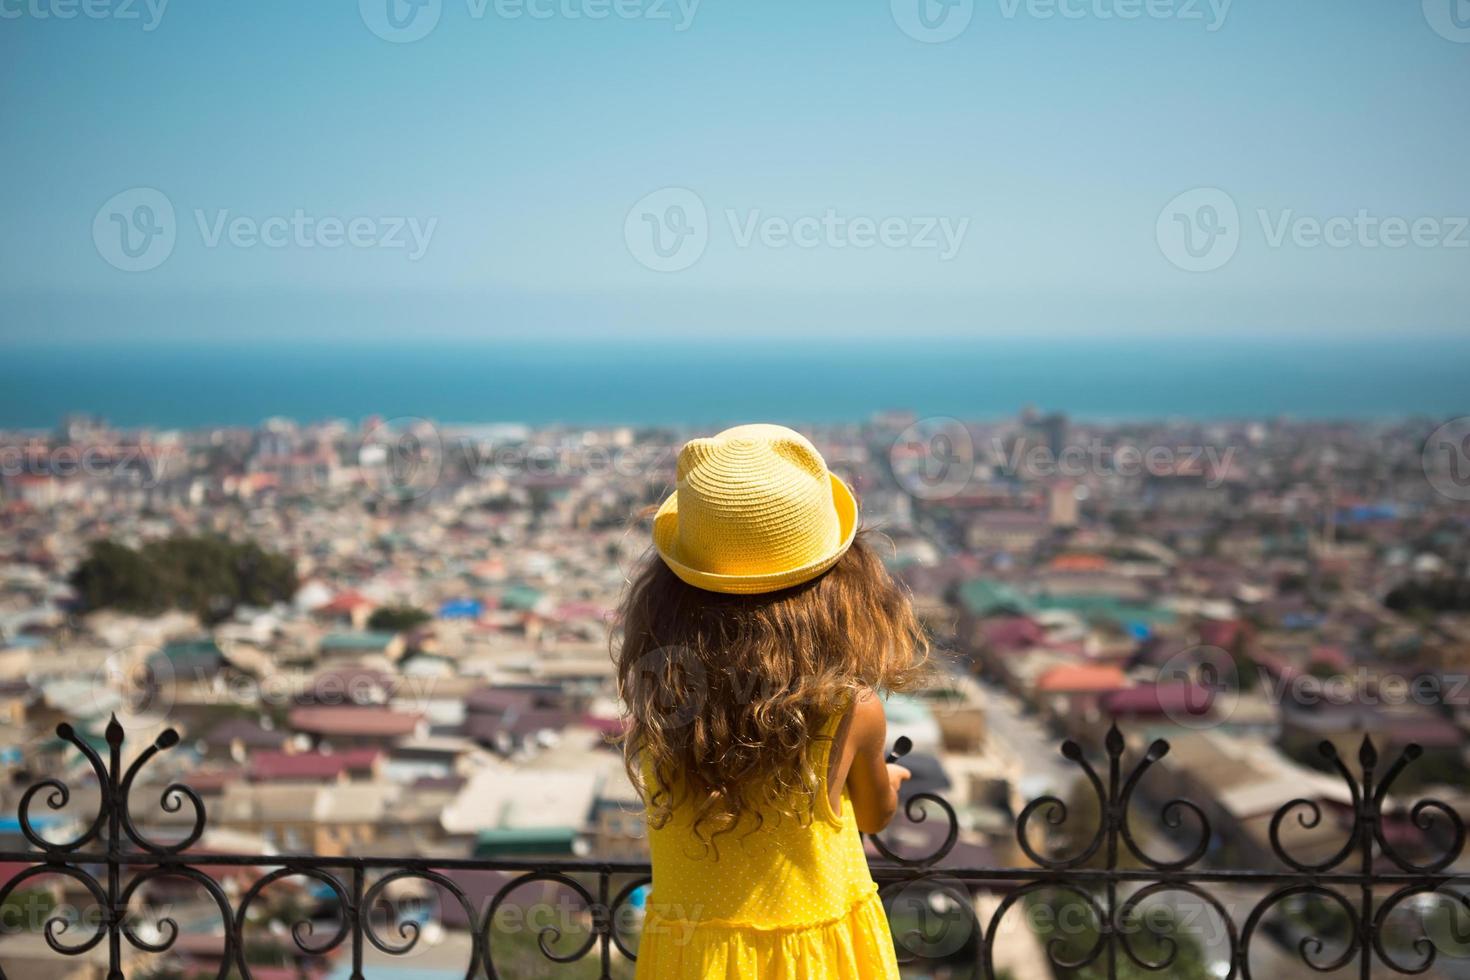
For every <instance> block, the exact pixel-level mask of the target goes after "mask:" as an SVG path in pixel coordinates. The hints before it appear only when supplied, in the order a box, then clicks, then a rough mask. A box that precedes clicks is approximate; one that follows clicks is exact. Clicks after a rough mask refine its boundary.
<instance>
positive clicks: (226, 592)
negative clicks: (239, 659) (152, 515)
mask: <svg viewBox="0 0 1470 980" xmlns="http://www.w3.org/2000/svg"><path fill="white" fill-rule="evenodd" d="M71 583H72V587H73V588H74V589H76V592H77V597H78V599H79V600H80V601H81V604H82V606H83V608H85V609H88V610H92V609H107V608H114V609H121V610H123V611H125V612H136V613H145V614H146V613H156V612H159V611H161V610H163V609H182V610H185V611H187V612H192V613H194V614H195V615H197V616H198V617H199V618H200V619H201V620H202V621H204V622H206V623H216V622H219V621H221V620H223V619H227V618H228V617H229V616H230V615H231V614H232V613H233V612H234V611H235V610H236V609H237V608H238V607H240V606H242V605H250V606H268V605H271V604H272V603H275V602H280V601H284V600H286V599H289V598H290V597H291V596H292V595H293V594H294V593H295V591H296V569H295V565H294V563H293V562H292V561H291V559H290V558H289V557H288V556H286V555H281V554H277V553H275V552H270V551H266V550H265V549H264V548H262V547H261V546H260V545H258V544H256V543H255V542H253V541H245V542H236V541H231V540H230V539H228V538H225V537H218V536H201V537H188V536H183V535H179V536H175V537H171V538H167V539H165V540H162V541H151V542H149V543H147V544H145V545H143V546H142V547H141V548H139V549H136V550H135V549H132V548H129V547H128V546H126V545H123V544H119V543H117V542H115V541H108V540H104V541H97V542H93V544H92V545H91V547H90V549H89V551H88V554H87V557H86V558H85V559H83V560H82V562H81V564H79V565H78V566H77V568H76V570H75V571H74V572H73V573H72V576H71Z"/></svg>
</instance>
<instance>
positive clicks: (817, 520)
mask: <svg viewBox="0 0 1470 980" xmlns="http://www.w3.org/2000/svg"><path fill="white" fill-rule="evenodd" d="M676 495H677V497H678V512H679V528H678V541H679V552H680V554H681V555H682V556H683V557H684V559H685V560H686V561H690V562H692V563H694V564H696V565H697V566H698V567H700V568H702V569H705V570H707V571H709V572H713V573H716V574H719V575H763V574H769V573H773V572H776V571H779V570H782V569H790V568H793V567H796V566H799V565H801V564H803V563H804V562H805V561H807V560H809V559H811V558H813V557H815V556H819V555H822V554H825V553H827V552H830V551H831V550H833V549H834V548H836V547H838V545H839V544H840V542H841V539H842V529H841V527H840V522H839V520H838V514H837V509H836V506H835V504H834V501H833V496H832V478H831V475H830V473H829V472H828V470H827V463H826V461H825V460H824V459H823V458H822V454H821V453H819V452H818V451H817V449H816V447H815V446H813V445H812V444H811V443H810V442H809V441H807V439H806V438H804V437H803V436H802V435H801V434H800V433H797V432H795V431H793V430H791V429H788V428H786V427H784V426H779V425H742V426H737V427H735V428H733V429H727V430H725V431H724V432H721V433H720V434H719V435H716V436H713V437H711V438H707V439H693V440H690V442H688V443H687V444H686V445H685V446H684V448H683V449H682V450H681V451H680V453H679V462H678V488H677V491H676Z"/></svg>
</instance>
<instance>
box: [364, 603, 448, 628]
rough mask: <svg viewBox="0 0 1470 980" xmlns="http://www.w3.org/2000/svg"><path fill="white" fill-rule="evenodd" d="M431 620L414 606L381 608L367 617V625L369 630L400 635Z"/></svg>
mask: <svg viewBox="0 0 1470 980" xmlns="http://www.w3.org/2000/svg"><path fill="white" fill-rule="evenodd" d="M432 618H433V617H431V616H430V615H429V614H428V613H426V612H424V611H423V610H422V609H418V608H415V607H414V606H383V607H382V608H381V609H374V610H373V614H372V615H371V616H369V617H368V621H367V625H368V629H370V630H381V631H382V632H384V633H402V632H405V631H406V630H411V629H413V628H414V627H415V626H422V625H423V624H424V623H427V622H428V621H429V620H430V619H432Z"/></svg>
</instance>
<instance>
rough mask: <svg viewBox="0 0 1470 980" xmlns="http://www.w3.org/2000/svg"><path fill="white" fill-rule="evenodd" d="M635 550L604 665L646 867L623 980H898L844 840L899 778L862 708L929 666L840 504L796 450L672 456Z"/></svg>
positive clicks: (906, 611)
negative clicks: (673, 483) (659, 498)
mask: <svg viewBox="0 0 1470 980" xmlns="http://www.w3.org/2000/svg"><path fill="white" fill-rule="evenodd" d="M653 539H654V546H655V549H656V552H657V553H656V555H652V556H650V558H649V560H648V561H647V563H646V564H645V566H644V567H643V568H642V569H641V571H640V573H639V574H638V576H637V578H636V579H635V581H634V582H633V583H632V584H631V586H630V588H629V591H628V594H627V596H626V597H625V599H624V601H623V606H622V610H621V613H622V615H621V629H622V637H621V640H622V642H621V647H620V649H619V651H618V655H617V668H618V685H619V691H620V693H621V696H622V698H623V702H624V704H625V706H626V709H627V712H628V725H627V739H626V743H625V754H626V759H627V764H628V773H629V776H630V777H631V778H632V779H633V782H634V785H636V786H637V787H638V788H639V791H640V793H641V795H642V797H643V800H644V803H645V805H646V809H647V817H648V825H649V843H650V848H651V850H652V854H653V888H652V892H651V893H650V895H649V898H648V906H647V916H646V918H645V922H644V928H643V939H642V943H641V945H640V947H639V950H638V970H637V976H638V977H639V978H640V980H652V978H659V980H689V978H711V977H717V978H729V980H735V978H760V980H781V978H793V980H798V978H799V980H821V978H829V977H830V978H838V977H841V978H870V977H882V978H896V977H897V976H898V966H897V963H896V962H895V954H894V947H893V939H892V936H891V935H890V933H889V929H888V921H887V918H886V917H885V915H884V912H883V906H882V903H881V901H880V900H879V898H878V895H877V889H876V887H875V886H874V884H873V879H872V877H871V876H870V875H869V873H868V864H867V860H866V858H865V857H864V854H863V845H862V838H861V837H860V836H859V833H860V832H861V833H876V832H878V831H880V830H882V829H883V828H884V827H885V826H887V824H888V821H889V820H890V819H891V818H892V816H893V813H894V810H895V809H896V807H897V805H898V788H899V785H900V784H901V783H902V782H903V781H904V780H905V779H907V778H908V777H909V772H908V770H906V769H904V768H903V767H902V766H898V765H892V764H888V763H885V762H884V747H885V743H886V730H885V724H884V718H883V707H882V704H881V703H880V702H879V700H878V699H877V697H876V696H875V695H874V693H873V692H875V691H886V690H900V689H904V688H907V687H911V686H912V685H913V684H914V682H915V681H916V679H917V673H918V670H919V666H920V662H921V660H922V658H923V656H924V654H925V652H926V650H927V646H926V643H925V639H924V636H923V633H922V632H921V630H920V628H919V625H918V623H917V621H916V619H915V617H914V614H913V611H912V609H911V608H910V605H909V602H908V599H907V596H906V595H905V594H904V593H903V592H902V591H901V590H900V589H899V588H898V587H897V586H896V585H895V584H894V583H893V581H892V580H891V579H890V578H889V577H888V574H887V572H886V571H885V570H884V568H883V565H882V564H881V563H880V562H879V560H878V558H877V556H876V555H875V554H874V553H873V551H872V549H871V548H870V547H869V546H868V545H867V544H866V543H865V541H864V540H863V535H862V534H860V533H859V532H858V508H857V502H856V500H855V499H854V498H853V495H852V491H851V490H849V489H848V488H847V485H846V484H844V483H843V482H842V481H841V480H840V479H838V478H837V477H836V476H834V475H832V474H831V473H830V472H828V470H827V465H826V463H825V462H824V461H823V459H822V457H821V455H820V454H819V453H818V452H817V451H816V449H815V448H813V446H812V445H811V443H809V442H808V441H807V440H806V439H804V438H803V437H802V436H800V435H798V434H797V433H796V432H793V431H792V430H790V429H787V428H784V427H781V426H774V425H744V426H739V427H737V428H734V429H729V430H727V431H725V432H722V433H720V434H719V435H717V436H715V437H714V438H712V439H695V440H693V441H692V442H690V443H689V444H688V445H686V446H685V447H684V448H683V450H682V451H681V452H680V453H679V462H678V484H677V489H676V491H675V493H674V494H673V495H672V496H671V497H669V499H668V500H667V501H665V502H664V504H663V506H661V507H660V508H659V510H658V512H657V514H656V515H655V516H654V526H653Z"/></svg>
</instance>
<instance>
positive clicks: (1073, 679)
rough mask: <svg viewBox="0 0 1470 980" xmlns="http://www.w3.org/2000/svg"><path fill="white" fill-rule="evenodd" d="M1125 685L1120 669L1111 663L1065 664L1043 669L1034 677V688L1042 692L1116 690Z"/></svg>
mask: <svg viewBox="0 0 1470 980" xmlns="http://www.w3.org/2000/svg"><path fill="white" fill-rule="evenodd" d="M1127 686H1128V679H1127V678H1126V677H1124V676H1123V671H1122V669H1121V668H1119V667H1115V666H1113V665H1112V664H1066V665H1063V666H1060V667H1053V668H1051V669H1050V670H1047V671H1044V672H1043V673H1042V675H1041V676H1040V677H1038V678H1037V679H1036V690H1037V691H1039V692H1042V693H1044V694H1085V693H1096V692H1102V691H1117V690H1121V689H1122V688H1124V687H1127Z"/></svg>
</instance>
